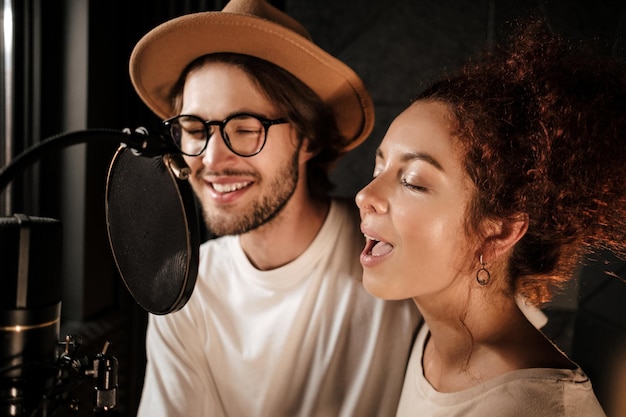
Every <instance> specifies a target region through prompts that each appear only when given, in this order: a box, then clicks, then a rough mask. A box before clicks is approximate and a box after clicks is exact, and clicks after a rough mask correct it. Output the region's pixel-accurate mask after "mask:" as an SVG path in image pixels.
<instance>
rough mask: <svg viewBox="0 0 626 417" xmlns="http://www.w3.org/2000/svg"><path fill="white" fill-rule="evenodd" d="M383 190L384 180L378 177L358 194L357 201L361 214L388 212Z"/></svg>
mask: <svg viewBox="0 0 626 417" xmlns="http://www.w3.org/2000/svg"><path fill="white" fill-rule="evenodd" d="M383 190H384V186H383V184H382V178H380V176H378V177H376V178H373V179H372V180H371V181H370V182H369V184H367V185H366V186H365V187H363V188H362V189H361V191H359V192H358V193H357V195H356V197H355V201H356V205H357V207H358V208H359V210H360V211H361V213H368V212H369V213H378V214H381V213H386V212H387V207H388V204H387V199H386V197H385V194H384V192H383Z"/></svg>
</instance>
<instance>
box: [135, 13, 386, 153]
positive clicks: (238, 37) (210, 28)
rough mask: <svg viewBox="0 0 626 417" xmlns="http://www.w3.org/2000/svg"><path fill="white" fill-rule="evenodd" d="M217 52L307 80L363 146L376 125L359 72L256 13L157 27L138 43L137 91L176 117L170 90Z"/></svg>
mask: <svg viewBox="0 0 626 417" xmlns="http://www.w3.org/2000/svg"><path fill="white" fill-rule="evenodd" d="M216 52H233V53H240V54H246V55H252V56H255V57H258V58H262V59H265V60H267V61H269V62H272V63H274V64H275V65H278V66H280V67H282V68H284V69H286V70H287V71H289V72H290V73H292V74H293V75H295V76H296V77H297V78H298V79H300V80H301V81H302V82H304V83H305V84H306V85H307V86H308V87H309V88H311V89H312V90H313V91H315V92H316V93H317V94H318V95H319V96H320V98H321V99H322V100H323V101H324V102H326V103H327V104H328V105H329V106H330V108H331V109H332V111H333V113H334V115H335V118H336V121H337V125H338V127H339V130H340V132H341V133H342V134H343V135H344V136H345V137H346V139H347V140H348V141H349V143H348V145H347V146H346V147H345V150H349V149H352V148H354V147H356V146H357V145H358V144H360V143H361V142H362V141H363V140H365V139H366V138H367V136H368V135H369V134H370V133H371V131H372V128H373V126H374V107H373V104H372V100H371V98H370V96H369V93H368V92H367V90H366V89H365V86H364V85H363V82H362V81H361V79H360V78H359V76H358V75H357V74H356V73H355V72H354V71H353V70H352V69H351V68H350V67H348V66H347V65H346V64H344V63H343V62H341V61H339V60H338V59H336V58H334V57H333V56H332V55H330V54H328V53H327V52H325V51H324V50H323V49H321V48H320V47H318V46H317V45H315V44H314V43H313V42H311V41H310V40H308V39H306V38H304V37H302V36H300V35H298V34H296V33H294V32H292V31H291V30H289V29H286V28H284V27H283V26H281V25H278V24H276V23H273V22H271V21H269V20H266V19H261V18H258V17H254V16H249V15H243V14H236V13H227V12H202V13H194V14H190V15H186V16H182V17H179V18H176V19H173V20H170V21H168V22H166V23H163V24H162V25H160V26H158V27H156V28H155V29H153V30H152V31H150V32H149V33H148V34H147V35H145V36H144V37H143V38H142V39H141V40H140V41H139V42H138V43H137V45H136V46H135V49H134V50H133V52H132V55H131V58H130V64H129V66H130V77H131V81H132V83H133V86H134V87H135V90H136V91H137V94H139V96H140V97H141V99H142V100H143V101H144V102H145V103H146V105H147V106H148V107H149V108H150V109H151V110H152V111H153V112H154V113H156V114H157V115H158V116H159V117H161V118H163V119H166V118H169V117H171V116H174V115H175V114H174V110H173V109H172V107H171V103H170V102H169V94H170V91H171V89H172V87H173V86H174V84H175V83H176V81H177V80H178V78H179V77H180V74H181V73H182V71H183V70H184V69H185V67H186V66H187V65H188V64H189V63H191V62H192V61H193V60H195V59H196V58H198V57H200V56H202V55H206V54H210V53H216Z"/></svg>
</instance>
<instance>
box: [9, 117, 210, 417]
mask: <svg viewBox="0 0 626 417" xmlns="http://www.w3.org/2000/svg"><path fill="white" fill-rule="evenodd" d="M94 140H102V141H107V142H112V143H118V144H120V146H119V148H118V150H117V152H116V153H115V155H114V157H113V159H112V161H111V164H110V167H109V172H108V176H107V183H106V223H107V229H108V236H109V244H110V247H111V250H112V253H113V257H114V260H115V263H116V266H117V269H118V271H119V273H120V276H121V278H122V280H123V281H124V284H125V285H126V288H127V289H128V291H129V292H130V294H131V295H132V297H133V298H134V300H135V301H136V302H137V304H139V305H140V306H141V307H142V308H143V309H145V310H146V311H148V312H150V313H153V314H169V313H171V312H174V311H176V310H178V309H180V308H181V307H182V306H184V305H185V303H186V302H187V301H188V300H189V297H190V296H191V293H192V291H193V288H194V286H195V282H196V276H197V272H198V270H197V268H198V257H199V255H198V253H199V246H200V231H199V225H198V217H197V208H196V204H195V200H194V197H193V192H192V190H191V186H190V185H189V183H188V181H187V177H188V175H189V168H188V167H187V165H186V164H185V162H184V160H183V158H182V155H181V154H180V152H179V151H178V149H177V148H176V147H175V146H174V145H173V142H172V141H171V140H169V138H167V137H164V136H161V135H150V134H148V132H147V131H146V130H145V129H144V128H138V129H136V130H134V131H131V130H129V129H124V130H123V131H115V130H104V129H102V130H85V131H78V132H71V133H67V134H61V135H57V136H54V137H51V138H48V139H46V140H44V141H42V142H40V143H39V144H37V145H35V146H33V147H31V148H30V149H27V150H26V151H25V152H23V153H22V154H20V155H19V156H18V157H16V158H15V159H14V160H13V161H12V162H11V163H10V164H8V165H7V166H6V167H4V168H2V169H1V170H0V192H3V191H4V189H5V188H6V187H7V186H8V185H9V184H10V183H11V181H13V179H14V178H15V177H16V176H17V175H19V174H21V173H22V172H23V171H24V170H26V169H27V168H28V167H29V166H30V165H32V164H33V163H34V162H36V161H37V160H39V159H40V158H41V157H42V156H43V155H45V154H47V153H49V152H51V151H55V150H60V149H62V148H65V147H68V146H71V145H74V144H78V143H83V142H88V141H89V142H92V141H94ZM62 239H63V230H62V222H61V221H59V220H56V219H50V218H41V217H33V216H28V215H26V214H21V213H17V214H13V215H11V216H7V217H0V253H1V254H2V257H0V279H1V280H2V285H3V289H2V292H0V416H29V417H30V416H33V417H35V416H39V417H47V416H54V415H58V414H57V413H58V412H60V410H63V411H69V412H77V410H78V408H79V407H81V408H82V407H83V406H84V404H78V400H77V399H76V398H74V396H73V395H72V394H71V389H70V387H75V386H76V385H77V384H85V383H90V384H93V387H94V390H93V404H92V405H91V406H90V410H91V413H92V414H93V415H94V416H119V415H121V413H119V411H118V407H117V393H118V376H117V375H118V367H119V364H118V361H117V359H116V357H115V356H113V355H112V354H111V353H110V350H111V349H110V346H109V343H108V342H106V343H105V345H104V346H103V348H102V350H101V352H99V353H98V354H97V355H95V356H93V357H83V356H82V353H81V340H80V337H78V336H74V335H67V336H64V337H63V338H61V337H60V323H61V303H62V300H61V298H62V297H61V290H60V288H61V281H62V276H61V275H62V272H61V255H62V254H61V250H62V249H61V248H62V245H61V242H62Z"/></svg>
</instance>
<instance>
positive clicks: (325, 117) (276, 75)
mask: <svg viewBox="0 0 626 417" xmlns="http://www.w3.org/2000/svg"><path fill="white" fill-rule="evenodd" d="M211 62H221V63H226V64H229V65H234V66H236V67H238V68H239V69H241V70H242V71H243V72H245V73H246V74H247V75H248V76H249V77H250V79H251V80H252V81H253V82H254V83H256V85H257V86H258V87H259V89H260V90H261V91H262V92H263V93H264V94H265V96H266V97H267V98H268V99H269V100H270V101H271V102H272V103H273V104H274V105H275V106H276V107H277V108H278V110H279V111H280V112H281V113H282V114H284V116H285V117H287V119H289V121H290V122H291V123H292V124H293V126H294V127H295V128H296V132H297V134H298V138H299V139H300V140H303V139H305V138H306V139H307V141H308V149H307V150H308V151H310V152H312V153H314V156H313V157H312V158H311V159H310V160H309V161H308V162H307V181H308V183H307V184H308V186H309V190H310V192H311V194H312V196H313V197H314V198H318V199H324V198H327V197H328V193H329V192H330V191H331V190H332V188H333V184H332V183H331V181H330V179H329V176H328V174H329V172H330V170H331V169H332V167H333V165H334V163H335V162H336V161H337V159H339V157H341V156H342V155H343V154H344V153H345V151H344V150H343V149H344V147H345V146H346V145H347V143H348V140H347V138H345V137H343V136H342V135H341V133H340V132H339V128H338V127H337V122H336V120H335V118H334V116H333V113H332V111H331V110H330V108H329V107H328V106H327V105H326V104H325V103H324V102H323V101H322V99H321V98H320V97H319V96H318V95H317V94H315V92H313V90H311V89H310V88H309V87H308V86H306V85H305V84H304V83H303V82H302V81H300V80H299V79H298V78H296V77H295V76H293V75H292V74H291V73H289V72H287V71H286V70H284V69H282V68H281V67H279V66H277V65H274V64H272V63H271V62H268V61H265V60H263V59H261V58H256V57H253V56H250V55H243V54H236V53H229V52H223V53H214V54H209V55H204V56H201V57H199V58H197V59H196V60H195V61H193V62H191V63H190V64H189V65H188V66H187V68H186V69H185V70H184V71H183V73H182V74H181V76H180V77H179V79H178V82H177V83H176V84H175V85H174V87H173V88H172V91H171V92H170V100H171V101H172V104H173V108H174V109H176V110H177V111H180V109H181V107H182V99H183V88H184V84H185V79H186V78H187V75H188V74H189V72H190V71H192V70H193V69H195V68H198V67H201V66H202V65H205V64H207V63H211Z"/></svg>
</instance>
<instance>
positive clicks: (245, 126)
mask: <svg viewBox="0 0 626 417" xmlns="http://www.w3.org/2000/svg"><path fill="white" fill-rule="evenodd" d="M282 123H287V119H285V118H280V119H274V120H269V119H266V118H264V117H261V116H257V115H254V114H247V113H237V114H233V115H232V116H229V117H227V118H226V119H224V120H223V121H221V122H219V121H204V120H202V119H200V118H199V117H197V116H192V115H187V114H182V115H180V116H176V117H172V118H171V119H168V120H165V121H164V122H163V126H164V127H165V128H166V129H167V130H168V132H169V134H170V136H171V137H172V139H173V140H174V143H175V144H176V146H177V147H178V149H180V151H181V152H182V153H183V154H185V155H187V156H198V155H200V154H201V153H202V152H204V150H205V149H206V147H207V144H208V143H209V139H210V138H211V136H213V135H214V134H215V130H216V129H215V126H217V127H219V130H220V133H221V136H222V140H224V143H225V144H226V146H228V149H230V150H231V151H232V152H233V153H234V154H236V155H239V156H243V157H248V156H254V155H256V154H258V153H259V152H261V149H263V146H265V142H266V140H267V131H268V129H269V128H270V126H273V125H277V124H282Z"/></svg>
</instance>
